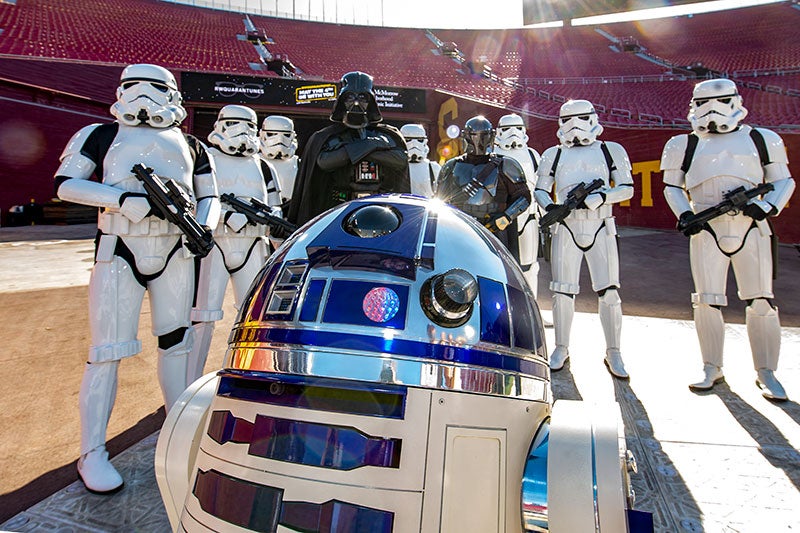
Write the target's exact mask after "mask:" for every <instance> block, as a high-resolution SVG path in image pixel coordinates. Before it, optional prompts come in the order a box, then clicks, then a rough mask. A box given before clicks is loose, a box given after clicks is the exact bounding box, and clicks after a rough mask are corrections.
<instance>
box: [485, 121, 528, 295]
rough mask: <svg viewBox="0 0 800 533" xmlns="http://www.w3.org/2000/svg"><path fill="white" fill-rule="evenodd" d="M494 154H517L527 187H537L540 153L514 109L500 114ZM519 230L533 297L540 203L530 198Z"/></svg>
mask: <svg viewBox="0 0 800 533" xmlns="http://www.w3.org/2000/svg"><path fill="white" fill-rule="evenodd" d="M494 145H495V146H494V149H493V150H492V151H493V152H494V153H495V154H498V155H502V156H504V157H511V158H514V159H515V160H516V161H517V163H519V164H520V166H521V167H522V170H523V171H524V172H525V179H526V180H527V182H528V188H529V189H530V190H531V191H533V190H535V189H536V170H537V169H538V168H539V159H540V157H539V153H538V152H537V151H536V150H534V149H533V148H530V147H529V146H528V134H527V133H526V132H525V123H524V122H523V120H522V117H520V116H519V115H517V114H515V113H512V114H510V115H505V116H503V117H500V120H499V121H498V122H497V134H496V135H495V138H494ZM517 231H518V233H519V263H520V266H521V267H522V272H524V273H525V279H526V280H528V284H529V285H530V286H531V289H533V295H534V297H537V296H538V294H539V263H538V262H537V257H538V255H539V207H538V205H537V204H536V203H535V202H531V205H530V206H529V207H528V209H526V210H525V212H524V213H523V214H521V215H520V216H519V218H518V219H517Z"/></svg>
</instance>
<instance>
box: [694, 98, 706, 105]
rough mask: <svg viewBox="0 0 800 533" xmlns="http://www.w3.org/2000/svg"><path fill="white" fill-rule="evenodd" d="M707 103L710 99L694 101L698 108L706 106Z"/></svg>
mask: <svg viewBox="0 0 800 533" xmlns="http://www.w3.org/2000/svg"><path fill="white" fill-rule="evenodd" d="M707 103H708V99H705V98H701V99H700V100H695V101H694V104H695V105H696V106H698V107H699V106H702V105H706V104H707Z"/></svg>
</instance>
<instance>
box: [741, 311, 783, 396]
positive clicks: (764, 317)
mask: <svg viewBox="0 0 800 533" xmlns="http://www.w3.org/2000/svg"><path fill="white" fill-rule="evenodd" d="M745 321H746V323H747V336H748V337H749V338H750V349H751V351H752V352H753V365H754V366H755V368H756V371H757V373H758V378H757V380H756V385H758V387H759V388H761V390H762V394H763V396H764V397H765V398H767V399H770V400H777V401H785V400H786V399H787V397H786V391H785V390H784V389H783V387H782V386H781V384H780V382H779V381H778V379H777V378H776V377H775V370H776V369H777V368H778V357H779V355H780V348H781V324H780V319H779V317H778V310H777V309H776V308H774V307H772V305H771V304H770V302H769V300H767V299H765V298H758V299H756V300H753V301H752V302H751V303H750V304H749V305H748V306H747V308H746V309H745Z"/></svg>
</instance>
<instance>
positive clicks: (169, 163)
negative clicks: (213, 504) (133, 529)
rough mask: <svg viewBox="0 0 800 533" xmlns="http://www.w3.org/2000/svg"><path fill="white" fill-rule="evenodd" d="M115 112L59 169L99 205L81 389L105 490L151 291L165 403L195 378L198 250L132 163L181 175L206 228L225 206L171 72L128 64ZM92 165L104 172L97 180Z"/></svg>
mask: <svg viewBox="0 0 800 533" xmlns="http://www.w3.org/2000/svg"><path fill="white" fill-rule="evenodd" d="M111 114H112V115H113V116H114V117H115V118H116V121H114V122H112V123H107V124H92V125H90V126H87V127H85V128H83V129H81V130H80V131H78V132H77V133H76V134H75V135H74V136H73V137H72V139H71V140H70V141H69V143H68V144H67V147H66V148H65V149H64V152H63V153H62V155H61V165H60V166H59V168H58V171H57V172H56V176H55V179H56V188H57V191H58V192H57V194H58V197H59V198H61V199H62V200H67V201H71V202H75V203H79V204H85V205H92V206H96V207H99V208H100V213H99V216H98V223H97V226H98V237H97V241H96V242H97V245H96V251H95V263H94V266H93V269H92V275H91V279H90V282H89V323H90V326H91V337H92V339H91V347H90V349H89V356H88V362H87V364H86V367H85V371H84V375H83V382H82V383H81V390H80V399H79V402H80V414H81V456H80V458H79V459H78V473H79V474H80V477H81V479H82V480H83V482H84V484H85V485H86V488H87V489H89V490H90V491H93V492H98V493H108V492H113V491H116V490H117V489H119V488H120V487H122V484H123V480H122V477H121V476H120V475H119V473H118V472H117V471H116V470H115V469H114V467H113V466H112V465H111V463H110V462H109V460H108V453H107V452H106V448H105V439H106V429H107V426H108V419H109V416H110V414H111V408H112V406H113V404H114V399H115V397H116V390H117V368H118V366H119V362H120V360H121V359H124V358H126V357H130V356H133V355H136V354H137V353H139V352H140V351H141V349H142V343H141V341H139V340H138V339H137V338H136V336H137V332H138V329H139V313H140V310H141V305H142V301H143V298H144V294H145V291H147V292H148V293H149V299H150V311H151V321H152V332H153V335H155V336H157V337H158V380H159V384H160V386H161V391H162V393H163V395H164V405H165V407H166V409H167V410H169V409H170V407H171V406H172V404H173V403H174V402H175V400H176V399H177V398H178V396H179V395H180V394H181V393H182V392H183V390H184V389H185V388H186V386H187V381H186V378H187V363H188V357H189V353H190V351H191V347H192V335H191V332H192V330H191V328H190V319H189V317H190V311H191V306H192V295H193V293H194V257H193V256H192V255H191V254H190V253H189V251H188V249H187V248H186V247H185V246H184V245H183V237H182V235H181V231H180V229H178V227H177V226H175V225H173V224H172V223H170V222H167V221H166V220H164V219H162V218H159V217H157V216H155V215H153V214H152V211H151V208H152V205H151V203H150V201H149V200H148V198H147V195H146V194H145V193H144V188H143V186H142V184H141V182H140V181H138V180H137V178H136V177H135V176H134V175H133V173H132V171H131V169H132V167H133V166H134V165H135V164H138V163H141V164H144V165H145V166H146V167H149V168H152V169H153V170H154V172H155V173H156V174H157V175H158V176H160V177H162V178H165V179H166V178H169V179H172V180H174V181H175V183H176V184H177V186H178V187H179V188H180V189H181V190H182V191H183V192H184V193H186V194H187V195H188V196H189V197H190V198H191V199H192V200H193V202H194V203H195V204H196V210H195V213H194V215H195V217H196V218H197V221H198V222H199V223H200V224H201V225H202V226H204V227H206V228H208V227H213V226H214V225H216V223H217V219H218V218H219V212H220V206H219V199H218V198H217V186H216V181H215V176H214V168H213V163H212V161H211V160H210V159H209V157H208V154H207V152H206V149H205V147H204V146H203V144H202V143H200V142H199V141H198V140H197V139H196V138H194V137H192V136H190V135H186V134H184V133H183V132H182V131H181V130H180V128H179V124H180V122H181V121H182V120H183V119H184V118H185V116H186V112H185V110H184V109H183V107H182V106H181V95H180V93H179V92H178V87H177V84H176V82H175V78H174V77H173V75H172V74H171V73H170V72H169V71H167V70H166V69H164V68H162V67H160V66H156V65H148V64H137V65H130V66H128V67H126V68H125V69H124V70H123V71H122V76H121V80H120V86H119V88H118V89H117V100H116V102H115V103H114V104H113V105H112V106H111ZM93 174H96V176H97V178H98V179H99V181H92V180H91V179H90V178H91V177H92V175H93Z"/></svg>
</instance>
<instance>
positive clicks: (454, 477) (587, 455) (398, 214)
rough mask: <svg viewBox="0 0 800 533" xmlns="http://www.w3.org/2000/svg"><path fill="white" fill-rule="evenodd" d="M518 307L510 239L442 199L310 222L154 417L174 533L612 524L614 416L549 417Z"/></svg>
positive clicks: (621, 522) (626, 501)
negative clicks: (214, 363)
mask: <svg viewBox="0 0 800 533" xmlns="http://www.w3.org/2000/svg"><path fill="white" fill-rule="evenodd" d="M531 296H532V295H531V292H530V289H529V288H528V286H527V284H526V283H525V281H524V277H523V275H522V272H521V271H520V269H519V267H518V266H517V265H516V262H515V260H514V259H513V257H511V256H510V254H509V253H508V251H507V250H506V248H505V247H504V246H502V245H501V243H500V242H499V241H498V240H497V239H495V238H493V237H492V236H491V235H490V233H489V232H488V231H487V230H486V229H484V228H483V227H482V226H480V224H479V223H477V222H476V221H475V220H474V219H472V218H471V217H469V216H468V215H465V214H464V213H461V212H460V211H458V210H456V209H453V208H450V207H448V206H445V205H443V204H442V203H440V202H437V201H428V200H425V199H422V198H419V197H416V196H412V195H386V196H372V197H369V198H364V199H360V200H354V201H351V202H348V203H344V204H341V205H339V206H337V207H335V208H333V209H331V210H329V211H327V212H326V213H324V214H322V215H320V216H319V217H318V218H317V219H316V220H315V221H314V222H313V223H310V224H308V225H306V226H305V227H304V228H302V229H301V230H299V231H298V232H296V233H295V234H293V235H292V236H291V237H290V238H289V239H288V240H287V241H286V242H285V243H284V245H283V246H282V247H281V248H280V249H279V250H278V251H277V252H276V253H275V254H273V255H272V256H271V258H270V259H269V260H268V262H267V264H266V266H265V267H264V269H263V270H262V272H261V274H260V275H259V276H258V277H257V278H256V280H255V281H254V283H253V285H252V289H251V291H250V293H249V295H248V298H247V300H246V301H245V302H244V304H243V306H242V308H241V310H240V313H239V316H238V318H237V321H236V324H235V326H234V330H233V331H232V333H231V335H230V338H229V347H228V351H227V354H226V357H225V365H224V367H223V369H222V370H221V371H220V372H218V373H217V374H216V375H206V376H204V377H203V378H201V379H200V380H198V381H197V382H196V383H195V384H194V385H193V386H192V387H191V388H190V389H189V390H187V392H186V393H185V394H184V395H183V397H182V399H181V401H180V402H179V403H180V408H176V409H173V410H172V411H171V412H170V415H169V417H168V418H167V420H166V421H165V424H164V427H163V429H162V431H161V434H160V437H159V441H158V445H157V450H156V476H157V479H158V483H159V489H160V490H161V494H162V497H163V499H164V503H165V506H166V509H167V513H168V516H169V518H170V521H171V524H172V526H173V528H175V529H176V530H177V529H179V528H183V529H184V530H186V531H212V530H213V531H222V530H230V529H237V530H250V531H283V530H302V531H331V532H341V533H345V532H351V531H369V532H398V533H400V532H403V533H406V532H407V533H419V532H426V533H428V532H430V533H433V532H448V533H449V532H463V531H480V532H491V531H494V532H498V533H501V532H502V533H506V532H512V533H513V532H521V531H523V530H524V531H539V532H541V531H552V532H556V533H558V532H561V533H567V532H574V531H607V532H612V531H615V532H616V531H626V530H627V527H626V516H627V514H626V507H628V506H629V505H630V503H631V502H630V497H629V496H630V492H629V485H628V474H627V470H626V466H625V464H624V463H625V461H623V457H624V456H625V446H624V437H623V436H622V435H623V433H622V431H621V426H620V425H619V412H618V408H617V407H616V405H614V406H612V408H611V409H609V408H608V407H606V408H605V409H604V410H603V411H602V412H603V413H605V415H603V416H601V418H593V415H592V414H591V413H592V409H590V408H587V407H586V406H583V404H582V403H580V402H561V401H559V402H556V404H555V407H552V408H551V405H552V404H551V402H552V396H551V390H550V384H549V369H548V367H547V353H546V348H545V345H544V332H543V328H542V324H541V319H540V317H539V312H538V308H537V307H536V304H535V302H534V301H533V299H532V297H531ZM559 412H560V413H563V415H559V416H558V418H556V414H557V413H559ZM551 415H552V418H551ZM548 443H550V444H549V446H548ZM555 443H558V446H556V445H555ZM576 454H577V455H576ZM576 457H578V458H579V459H576ZM593 465H595V467H593ZM598 465H599V466H598ZM554 499H557V500H558V501H557V502H556V501H554ZM550 509H553V511H550ZM576 509H579V510H580V511H579V512H578V511H576ZM598 524H600V527H599V528H598Z"/></svg>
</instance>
